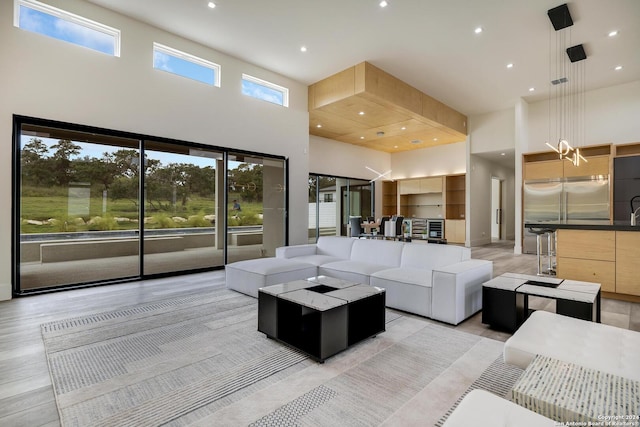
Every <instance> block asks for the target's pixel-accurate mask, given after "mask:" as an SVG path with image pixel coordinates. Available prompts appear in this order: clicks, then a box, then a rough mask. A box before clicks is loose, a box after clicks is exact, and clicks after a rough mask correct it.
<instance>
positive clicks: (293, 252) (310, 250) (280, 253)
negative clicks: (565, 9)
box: [276, 243, 316, 258]
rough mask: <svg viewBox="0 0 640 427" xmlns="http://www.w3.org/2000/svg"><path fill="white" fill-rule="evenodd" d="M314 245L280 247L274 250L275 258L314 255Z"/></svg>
mask: <svg viewBox="0 0 640 427" xmlns="http://www.w3.org/2000/svg"><path fill="white" fill-rule="evenodd" d="M315 254H316V245H315V243H310V244H307V245H294V246H281V247H279V248H276V258H295V257H297V256H306V255H315Z"/></svg>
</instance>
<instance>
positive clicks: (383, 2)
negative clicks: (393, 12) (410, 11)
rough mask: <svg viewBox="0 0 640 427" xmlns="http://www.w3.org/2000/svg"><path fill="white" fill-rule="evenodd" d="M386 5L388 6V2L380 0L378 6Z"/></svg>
mask: <svg viewBox="0 0 640 427" xmlns="http://www.w3.org/2000/svg"><path fill="white" fill-rule="evenodd" d="M387 6H389V3H388V2H387V1H386V0H382V1H381V2H380V7H387Z"/></svg>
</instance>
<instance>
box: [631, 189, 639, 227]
mask: <svg viewBox="0 0 640 427" xmlns="http://www.w3.org/2000/svg"><path fill="white" fill-rule="evenodd" d="M638 198H640V194H639V195H637V196H633V197H632V198H631V201H630V202H629V203H630V204H631V225H636V218H637V217H638V211H639V210H640V206H638V207H637V208H636V210H635V211H634V210H633V201H634V200H635V199H638Z"/></svg>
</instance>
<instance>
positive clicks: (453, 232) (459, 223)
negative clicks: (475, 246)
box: [444, 219, 466, 243]
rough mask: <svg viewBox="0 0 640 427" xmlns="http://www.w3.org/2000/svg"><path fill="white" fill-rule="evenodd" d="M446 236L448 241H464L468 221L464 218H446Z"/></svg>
mask: <svg viewBox="0 0 640 427" xmlns="http://www.w3.org/2000/svg"><path fill="white" fill-rule="evenodd" d="M444 237H445V239H447V243H464V241H465V237H466V221H465V220H464V219H447V220H445V222H444Z"/></svg>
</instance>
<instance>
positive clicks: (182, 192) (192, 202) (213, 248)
mask: <svg viewBox="0 0 640 427" xmlns="http://www.w3.org/2000/svg"><path fill="white" fill-rule="evenodd" d="M15 126H16V127H15V129H16V135H17V138H16V150H15V167H16V170H18V171H19V172H18V174H17V176H16V180H15V186H14V203H13V208H14V227H15V229H14V240H13V242H14V254H15V257H14V274H13V278H14V284H15V291H16V292H18V293H32V292H41V291H46V290H52V289H56V288H62V287H71V286H84V285H88V284H91V285H93V284H103V283H110V282H120V281H124V280H133V279H139V278H143V277H150V276H157V275H168V274H180V273H184V272H188V271H191V272H192V271H202V270H208V269H214V268H221V267H223V266H224V264H225V262H234V261H237V260H243V259H252V258H259V257H266V256H274V255H275V249H276V248H277V247H279V246H284V245H285V244H286V218H287V215H286V208H287V192H286V182H287V169H286V166H287V164H286V160H285V159H283V158H279V157H270V156H263V155H258V154H245V153H237V152H230V151H229V150H225V149H222V148H213V147H209V146H203V145H196V144H189V143H182V142H179V141H173V140H163V139H161V138H149V137H146V136H140V137H139V138H137V137H135V136H134V137H131V136H130V135H129V134H125V133H121V132H110V131H103V130H99V129H93V128H91V129H89V130H87V129H88V128H87V127H83V126H77V125H66V126H62V125H61V124H59V123H56V122H48V121H44V120H39V119H29V118H16V120H15ZM123 135H124V136H123Z"/></svg>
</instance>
